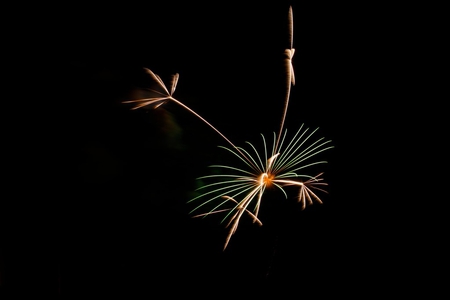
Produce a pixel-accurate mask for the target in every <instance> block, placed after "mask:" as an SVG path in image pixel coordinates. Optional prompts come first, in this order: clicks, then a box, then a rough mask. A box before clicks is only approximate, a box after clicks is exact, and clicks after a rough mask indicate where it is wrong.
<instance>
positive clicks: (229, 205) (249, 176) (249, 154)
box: [124, 7, 333, 250]
mask: <svg viewBox="0 0 450 300" xmlns="http://www.w3.org/2000/svg"><path fill="white" fill-rule="evenodd" d="M288 23H289V48H288V49H286V50H285V52H284V54H285V67H286V72H287V76H286V97H285V101H284V110H283V113H282V118H281V125H280V130H279V133H278V134H276V133H273V140H272V143H271V144H270V145H269V144H268V143H267V141H266V138H265V137H264V135H261V136H262V144H263V147H262V151H258V150H257V147H255V146H254V145H253V144H252V143H250V142H247V146H248V148H247V149H245V148H243V147H237V146H235V145H234V144H233V143H232V142H231V141H230V140H229V139H228V138H227V137H226V136H225V135H223V134H222V133H221V132H220V131H219V130H217V129H216V128H215V127H214V126H213V125H211V123H209V122H208V121H206V120H205V119H204V118H203V117H201V116H200V115H199V114H197V113H196V112H195V111H194V110H192V109H191V108H189V107H188V106H186V105H185V104H183V103H182V102H180V101H179V100H177V99H175V98H174V97H173V94H174V92H175V88H176V85H177V83H178V79H179V75H178V74H175V75H174V76H173V78H172V82H171V85H170V89H168V88H167V87H166V86H165V84H164V82H163V81H162V80H161V78H160V77H159V76H158V75H156V74H155V73H153V72H152V71H151V70H149V69H145V70H146V72H147V73H148V74H149V75H150V76H151V78H152V79H153V80H155V81H156V82H157V84H158V85H159V87H160V89H161V90H162V92H160V91H156V90H151V91H152V92H154V93H156V94H157V96H155V97H150V98H145V99H136V100H129V101H125V102H124V103H134V104H135V106H134V107H133V108H132V109H137V108H141V107H144V106H153V107H154V108H157V107H159V106H160V105H162V104H164V103H166V102H167V101H173V102H175V103H177V104H178V105H181V106H182V107H183V108H185V109H186V110H188V111H189V112H191V113H192V114H194V115H195V116H196V117H198V118H199V119H200V120H202V121H203V122H204V123H206V124H207V125H208V126H209V127H211V128H212V129H213V130H214V131H216V132H217V133H218V134H219V135H220V136H221V137H222V138H224V139H225V140H226V141H227V142H228V143H229V144H230V145H231V146H232V147H224V146H219V147H221V148H223V149H225V150H226V151H228V152H229V153H231V154H232V155H234V156H235V157H236V158H237V159H238V160H239V161H240V162H241V163H243V167H237V166H236V165H234V166H228V165H213V166H211V167H214V168H218V169H220V171H221V173H220V174H214V175H207V176H202V177H199V178H198V179H199V180H202V181H203V180H208V183H206V184H205V185H203V186H201V187H200V188H198V189H197V192H198V193H199V194H198V196H195V197H194V198H192V199H190V200H189V201H188V203H191V202H195V203H198V202H200V204H197V206H196V207H195V208H194V209H192V210H191V213H192V214H194V217H206V216H208V215H211V214H218V213H223V214H224V217H223V219H222V222H226V226H227V228H229V232H228V235H227V237H226V241H225V245H224V250H225V249H226V247H227V245H228V243H229V241H230V239H231V236H232V235H233V234H234V233H235V232H236V229H237V227H238V225H239V222H240V219H241V217H242V216H243V215H244V214H245V215H247V216H249V217H250V218H251V219H252V220H253V222H254V223H257V224H258V225H262V222H261V221H260V220H259V218H258V213H259V209H260V206H261V202H262V199H263V196H264V193H265V191H266V189H267V188H269V187H275V189H278V190H280V191H281V192H282V194H284V196H285V197H286V198H287V197H288V195H287V192H286V190H285V188H286V187H288V186H295V187H297V188H298V194H297V200H298V202H300V203H301V206H302V209H304V208H305V207H306V205H308V204H313V202H314V201H316V202H318V203H322V201H321V199H320V197H319V196H317V195H316V193H315V191H322V192H326V191H325V190H323V187H324V186H326V185H327V184H326V183H325V182H323V178H321V176H322V173H319V174H317V175H314V176H312V175H310V174H306V173H303V172H304V171H306V170H307V169H308V168H309V167H311V166H315V165H319V164H323V163H326V161H323V160H319V161H315V160H314V158H316V156H317V155H318V154H320V153H322V152H323V151H326V150H328V149H330V148H333V146H331V145H330V142H331V141H330V140H325V139H324V138H323V137H322V138H316V137H315V133H316V131H317V129H315V130H310V129H309V128H304V126H303V125H302V126H301V127H300V128H299V129H298V131H297V132H296V133H295V134H294V135H293V136H292V137H290V138H288V135H287V130H286V129H284V123H285V119H286V114H287V109H288V104H289V99H290V92H291V88H292V86H294V85H295V76H294V68H293V65H292V59H293V56H294V53H295V49H294V48H293V15H292V7H290V8H289V15H288ZM169 90H170V91H169ZM209 180H211V182H210V181H209ZM206 207H212V208H209V209H206V210H207V212H203V213H201V212H200V211H201V209H202V208H203V209H204V208H206Z"/></svg>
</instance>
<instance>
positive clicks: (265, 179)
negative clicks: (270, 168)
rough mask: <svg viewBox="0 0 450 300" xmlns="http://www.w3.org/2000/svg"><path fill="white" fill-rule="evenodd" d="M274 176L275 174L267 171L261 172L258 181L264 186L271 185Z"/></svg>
mask: <svg viewBox="0 0 450 300" xmlns="http://www.w3.org/2000/svg"><path fill="white" fill-rule="evenodd" d="M274 178H275V175H273V174H271V173H269V174H267V173H263V174H262V175H261V178H260V183H261V184H265V185H266V186H270V185H272V180H273V179H274Z"/></svg>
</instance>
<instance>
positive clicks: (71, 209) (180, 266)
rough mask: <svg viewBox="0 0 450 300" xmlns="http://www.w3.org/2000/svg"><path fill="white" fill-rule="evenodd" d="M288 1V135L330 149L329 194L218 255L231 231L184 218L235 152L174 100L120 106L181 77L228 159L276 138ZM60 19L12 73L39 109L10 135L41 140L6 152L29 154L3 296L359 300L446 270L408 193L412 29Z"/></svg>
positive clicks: (391, 16)
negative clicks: (436, 262) (204, 184)
mask: <svg viewBox="0 0 450 300" xmlns="http://www.w3.org/2000/svg"><path fill="white" fill-rule="evenodd" d="M290 4H292V6H293V11H294V48H295V49H296V52H295V55H294V60H293V62H294V69H295V74H296V81H297V83H296V85H295V87H293V89H292V93H291V101H290V105H289V109H288V114H287V119H286V124H285V125H286V128H288V129H289V130H291V131H293V130H296V129H297V128H298V127H299V126H300V125H301V124H302V123H305V125H306V126H308V127H311V128H316V127H320V129H319V134H320V135H322V136H324V137H326V138H327V139H331V140H332V141H333V145H334V146H335V148H334V149H332V150H330V151H329V152H328V153H327V155H326V159H327V160H328V162H329V163H328V164H327V165H325V166H323V171H325V174H324V178H325V180H326V182H327V183H328V184H329V186H328V188H327V189H328V192H329V193H328V194H324V195H322V200H323V202H324V203H323V205H319V204H315V205H313V206H310V207H307V209H306V210H304V211H302V210H301V209H300V207H299V205H298V203H296V202H295V196H292V198H289V199H287V200H285V199H284V198H280V199H278V198H274V199H272V198H270V197H268V198H269V199H268V200H267V209H262V211H261V221H262V222H263V224H264V225H263V226H262V227H258V226H256V225H254V224H251V223H250V222H246V221H242V224H241V225H240V227H239V228H238V230H237V232H236V234H235V235H234V236H233V237H232V239H231V242H230V244H229V247H228V248H227V249H226V250H225V251H223V250H222V248H223V243H224V240H225V236H226V233H227V231H226V229H225V228H223V225H221V224H220V223H219V221H220V220H219V219H218V218H214V217H211V218H206V219H193V218H191V216H190V215H189V211H190V209H192V207H191V206H189V205H188V204H187V203H186V202H187V200H188V199H189V198H190V195H192V192H193V190H194V189H195V187H196V185H195V178H196V177H198V176H201V175H205V174H208V168H207V166H208V165H210V164H213V163H216V162H217V160H218V159H224V158H223V152H222V151H221V150H220V149H218V148H217V146H218V145H225V146H229V145H227V144H226V141H225V140H224V139H222V138H221V137H220V136H219V135H217V134H216V133H215V132H214V131H213V130H212V129H211V128H209V127H208V126H206V125H205V124H204V123H203V122H201V121H200V120H199V119H198V118H196V117H195V116H194V115H192V114H191V113H190V112H188V111H187V110H185V109H183V108H182V107H180V106H177V105H176V104H175V103H170V102H169V103H167V104H166V105H164V106H162V107H160V108H158V109H157V110H151V109H150V110H149V109H140V110H130V106H129V105H126V104H123V103H122V101H124V100H130V99H132V98H133V97H135V96H136V95H139V91H140V90H141V88H142V87H147V86H148V85H149V83H150V81H151V80H150V78H149V77H148V76H146V75H145V73H144V72H143V68H144V67H145V68H149V69H151V70H152V71H153V72H155V73H156V74H158V75H160V76H161V78H162V79H163V80H164V81H165V82H169V81H170V78H171V76H172V75H173V74H175V73H179V74H180V80H179V83H178V86H177V90H176V92H175V94H174V96H175V98H177V99H179V100H180V101H182V102H183V103H185V104H186V105H188V106H189V107H190V108H192V109H194V110H195V111H196V112H197V113H199V114H200V115H201V116H202V117H204V118H205V119H206V120H208V121H209V122H210V123H212V124H213V125H214V126H215V127H216V128H218V129H219V130H220V131H221V132H222V133H223V134H224V135H226V136H227V138H228V139H230V140H231V141H233V143H234V144H236V145H244V143H245V141H252V142H255V143H258V142H259V141H260V133H263V134H265V135H266V136H267V135H270V134H271V133H272V131H278V130H279V126H280V121H281V115H282V110H283V99H284V98H283V97H284V92H285V85H284V84H285V75H286V74H285V69H284V65H283V52H284V49H286V48H289V43H288V39H287V15H288V9H289V5H290ZM40 9H41V10H43V11H45V8H43V7H40ZM52 9H53V10H52V11H54V13H52V14H49V13H48V12H46V13H42V14H36V15H35V18H36V22H34V23H33V22H31V23H26V24H27V27H26V31H27V32H28V34H29V36H31V37H33V38H31V39H30V40H27V44H28V47H27V51H28V54H30V57H32V59H30V58H29V57H28V58H27V59H24V61H30V66H25V67H24V69H21V71H20V72H18V74H16V75H17V77H16V78H18V81H19V83H20V86H24V85H25V86H27V85H30V86H31V85H34V84H35V83H39V84H36V86H38V90H39V91H40V92H42V93H40V94H39V96H35V97H32V96H30V97H32V101H31V102H32V104H31V105H29V106H28V105H27V106H25V107H23V106H22V108H21V111H20V112H19V113H18V115H19V119H16V122H17V124H19V122H20V120H26V121H28V124H29V125H28V126H27V127H25V128H26V129H25V130H23V132H22V131H21V133H20V135H17V134H15V135H14V134H12V136H13V142H12V143H9V144H8V145H7V148H8V150H10V151H11V152H12V153H13V154H16V155H13V156H12V157H13V159H11V160H10V161H9V163H10V164H12V166H13V168H12V171H11V172H10V174H9V178H10V179H13V180H12V182H14V185H12V188H13V192H12V193H11V194H10V195H12V196H9V198H8V199H9V200H10V201H4V202H5V204H6V205H5V206H4V208H5V209H3V211H2V212H3V214H4V218H3V220H7V222H5V225H4V226H3V229H5V230H4V231H3V232H4V235H3V236H4V237H5V238H4V239H3V241H4V243H2V247H1V248H0V250H1V253H0V255H1V261H0V262H1V265H0V266H1V268H0V271H1V273H0V274H1V277H0V279H1V287H2V291H3V293H4V295H7V296H18V297H19V296H24V295H33V296H37V295H45V296H46V297H47V299H50V298H74V299H80V298H85V297H89V296H96V297H107V296H113V295H115V296H117V295H119V296H120V297H121V298H123V299H131V298H133V297H139V298H144V297H151V296H154V295H160V294H161V293H163V294H164V295H179V294H183V295H185V296H191V295H192V296H198V295H206V296H208V295H238V294H239V293H241V292H243V291H249V292H251V293H252V294H253V293H254V294H255V295H265V294H266V293H267V292H268V291H269V290H270V291H272V290H274V291H275V292H276V293H287V294H291V295H292V294H295V295H296V296H298V297H302V296H304V295H307V294H310V293H314V294H316V295H321V294H328V293H333V295H346V296H349V295H358V296H359V297H360V298H365V297H366V296H367V295H373V294H383V293H384V292H385V291H386V290H391V288H397V289H396V291H400V292H405V291H408V290H409V291H411V290H412V291H414V290H415V289H417V288H418V287H417V286H414V285H410V282H411V281H410V280H412V279H414V280H418V281H422V280H426V276H425V277H422V276H424V274H425V273H427V271H426V270H427V269H428V265H432V263H431V262H429V261H419V260H417V257H418V256H420V254H417V253H416V252H415V251H417V248H418V247H420V246H419V245H423V244H424V242H429V241H430V240H431V238H430V237H429V235H428V234H424V233H423V231H424V223H426V222H427V221H425V220H428V217H429V214H430V213H431V212H430V211H428V210H427V209H426V208H423V209H422V211H421V213H420V215H417V214H413V213H411V211H412V210H411V209H410V207H409V206H412V205H413V204H411V202H410V200H411V198H409V195H408V194H407V192H406V190H407V188H402V187H399V185H401V184H399V181H400V179H398V178H399V177H401V174H402V173H405V172H408V171H407V169H406V168H405V165H407V163H405V160H407V158H406V156H407V153H408V151H407V150H405V148H409V147H408V146H406V147H405V144H406V143H408V140H409V134H410V132H416V133H417V132H420V123H417V122H414V123H411V122H410V115H408V107H410V106H411V105H410V104H409V99H408V97H407V96H405V93H404V91H405V89H410V92H411V93H414V94H415V93H416V92H419V91H418V90H415V89H418V88H417V87H414V86H410V85H409V84H410V83H406V81H407V80H405V77H404V74H406V73H409V72H413V70H414V66H411V65H410V64H409V62H410V57H409V55H408V53H405V52H404V50H405V48H408V47H404V45H405V44H409V43H410V42H411V41H410V40H409V38H410V35H411V32H412V31H415V28H413V27H408V26H406V25H404V22H403V21H402V20H403V15H404V14H405V13H404V12H403V13H402V12H401V11H400V10H399V9H398V8H393V7H371V6H369V5H365V6H361V7H355V6H349V5H348V6H347V5H342V4H339V5H338V4H333V5H331V6H330V5H329V4H327V5H325V4H316V5H306V4H304V3H297V2H294V3H290V2H283V1H277V2H276V3H270V2H269V3H267V4H257V5H255V6H253V7H252V6H250V5H248V6H242V5H237V4H232V3H227V2H224V3H221V2H214V3H213V4H209V5H205V4H191V3H189V4H172V3H166V4H157V5H156V4H152V3H148V4H146V5H145V6H135V7H134V6H132V5H131V4H129V5H125V7H124V6H123V5H118V6H116V7H111V6H108V7H106V6H104V7H88V6H72V7H70V6H67V7H56V8H55V7H54V8H52ZM24 19H26V18H24ZM412 44H414V43H412ZM25 56H27V55H25ZM411 89H412V91H411ZM17 92H18V91H17ZM24 98H27V100H28V101H29V100H30V99H29V98H28V97H24ZM19 102H20V105H23V103H24V102H21V101H19ZM35 107H37V108H38V109H37V110H35ZM19 145H20V146H19ZM17 154H18V155H17ZM274 200H278V201H274ZM263 206H264V202H263ZM413 219H414V221H413ZM413 253H415V254H414V257H415V258H416V259H414V260H413V262H412V258H411V257H413ZM417 270H421V271H420V272H416V271H417ZM375 274H377V275H375ZM400 278H402V280H399V279H400ZM130 297H131V298H130Z"/></svg>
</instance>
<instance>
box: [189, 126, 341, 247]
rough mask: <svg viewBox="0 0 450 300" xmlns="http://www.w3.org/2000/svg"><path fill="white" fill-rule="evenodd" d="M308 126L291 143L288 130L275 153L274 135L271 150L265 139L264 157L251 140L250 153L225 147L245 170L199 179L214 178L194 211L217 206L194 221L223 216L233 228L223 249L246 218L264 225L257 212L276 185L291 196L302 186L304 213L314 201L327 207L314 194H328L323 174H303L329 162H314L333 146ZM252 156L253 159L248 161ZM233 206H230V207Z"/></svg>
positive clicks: (224, 170) (225, 170)
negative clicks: (290, 188) (288, 189)
mask: <svg viewBox="0 0 450 300" xmlns="http://www.w3.org/2000/svg"><path fill="white" fill-rule="evenodd" d="M316 131H317V129H316V130H313V131H310V130H309V129H308V128H306V129H304V128H303V125H302V126H301V127H300V129H299V130H298V131H297V132H296V133H295V135H294V136H293V137H292V138H291V139H287V130H285V131H284V134H283V137H282V139H281V142H280V144H279V151H277V149H276V141H277V137H276V135H275V133H274V134H273V143H272V145H271V146H269V144H268V143H267V142H266V139H265V137H264V135H261V136H262V143H263V153H259V152H258V150H257V148H256V147H255V146H254V145H253V144H252V143H250V142H247V144H248V146H249V150H246V149H244V148H239V149H240V151H241V153H245V155H246V157H243V156H242V155H241V153H239V152H237V151H235V150H234V149H231V148H227V147H223V146H220V147H221V148H223V149H225V150H227V151H229V152H230V153H232V154H233V155H235V156H236V157H237V158H238V159H239V160H240V161H241V162H242V163H243V166H244V167H242V168H240V167H236V166H228V165H212V166H210V167H213V168H218V169H220V170H221V172H220V174H214V175H207V176H202V177H199V179H200V180H212V182H209V181H208V182H209V183H207V184H205V185H203V186H201V187H199V188H198V189H197V191H199V192H200V193H201V194H199V195H198V196H196V197H195V198H193V199H191V200H190V201H189V202H192V201H201V204H199V205H198V206H197V207H195V208H194V209H193V210H192V211H191V213H194V212H197V211H198V210H199V209H201V208H204V207H206V206H210V204H213V208H211V209H209V211H208V212H206V213H201V214H197V215H195V217H200V216H203V217H204V216H208V215H210V214H216V213H224V214H225V216H224V218H223V219H222V222H226V226H227V227H229V228H230V230H229V233H228V235H227V238H226V241H225V246H224V249H225V248H226V247H227V245H228V242H229V240H230V238H231V236H232V235H233V234H234V233H235V231H236V229H237V227H238V225H239V221H240V218H241V216H242V215H243V214H244V212H245V213H246V214H248V215H249V216H250V217H251V218H252V219H253V221H254V222H256V223H258V224H259V225H262V222H261V221H260V220H259V219H258V212H259V208H260V206H261V200H262V198H263V195H264V192H265V191H266V189H267V188H270V187H276V188H278V189H279V190H280V191H281V192H282V193H283V194H284V196H285V197H286V198H287V193H286V191H285V187H286V186H296V187H298V194H297V200H298V202H300V203H301V205H302V208H303V209H304V208H305V207H306V205H307V204H313V200H315V201H317V202H319V203H322V201H321V200H320V198H319V197H318V196H317V195H316V194H315V193H314V191H313V190H320V191H323V192H325V191H324V190H323V189H322V188H321V187H323V186H325V185H327V184H326V183H325V182H323V179H322V178H320V176H321V175H322V173H320V174H318V175H316V176H310V175H308V174H305V173H300V172H303V171H304V170H305V169H307V168H308V167H311V166H314V165H319V164H323V163H326V161H314V160H313V159H312V158H314V156H316V155H318V154H319V153H321V152H323V151H325V150H328V149H330V148H332V147H333V146H331V145H330V142H331V141H330V140H325V139H324V138H323V137H322V138H318V139H315V138H314V133H315V132H316ZM247 158H250V161H251V162H249V161H248V159H247ZM229 204H231V207H230V205H229Z"/></svg>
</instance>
